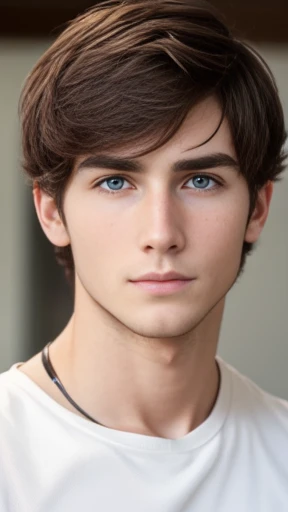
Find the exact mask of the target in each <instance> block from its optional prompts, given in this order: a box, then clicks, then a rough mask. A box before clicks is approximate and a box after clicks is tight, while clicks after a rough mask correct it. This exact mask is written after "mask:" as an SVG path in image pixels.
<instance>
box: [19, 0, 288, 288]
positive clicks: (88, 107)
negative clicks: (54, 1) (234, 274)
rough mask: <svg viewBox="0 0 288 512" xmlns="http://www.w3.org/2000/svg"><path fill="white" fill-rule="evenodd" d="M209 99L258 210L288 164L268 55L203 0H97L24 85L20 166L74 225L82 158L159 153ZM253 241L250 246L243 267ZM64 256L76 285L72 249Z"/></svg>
mask: <svg viewBox="0 0 288 512" xmlns="http://www.w3.org/2000/svg"><path fill="white" fill-rule="evenodd" d="M211 94H212V95H215V97H217V99H218V100H219V101H220V104H221V105H222V108H223V113H224V114H225V116H226V118H227V119H228V122H229V125H230V129H231V133H232V137H233V141H234V146H235V150H236V154H237V158H238V162H239V164H240V169H241V173H242V174H243V175H244V177H245V178H246V180H247V183H248V187H249V191H250V212H252V211H253V207H254V201H255V197H256V194H257V191H258V190H259V189H260V188H261V186H263V185H264V184H265V183H266V182H267V181H269V180H271V181H276V180H277V179H279V178H278V177H279V175H280V173H281V172H282V171H283V168H284V165H283V162H284V153H283V146H284V142H285V138H286V134H285V127H284V119H283V111H282V107H281V103H280V100H279V97H278V92H277V87H276V84H275V81H274V78H273V76H272V74H271V72H270V70H269V68H268V67H267V65H266V64H265V62H264V61H263V59H262V58H261V57H260V55H259V54H258V53H256V51H255V50H253V49H251V48H250V47H249V46H248V45H247V44H244V43H242V42H240V41H238V40H237V39H236V38H235V37H233V36H232V34H231V33H230V31H229V30H228V28H227V27H226V26H225V24H224V23H223V21H222V20H221V18H220V17H219V14H217V13H215V10H214V8H212V6H211V5H209V4H208V3H206V2H205V1H204V0H125V1H120V0H119V1H118V0H112V1H108V2H103V3H101V4H97V5H96V6H95V7H93V8H92V9H90V10H88V11H87V12H85V13H84V14H83V15H81V16H79V17H77V18H76V19H75V20H73V21H72V22H71V23H70V24H69V26H68V27H67V28H66V30H65V31H64V32H63V33H62V34H61V35H60V36H59V37H58V38H57V40H56V41H55V42H54V44H52V46H51V47H50V48H49V49H48V50H47V51H46V52H45V53H44V55H43V56H42V57H41V59H40V60H39V61H38V63H37V64H36V66H35V67H34V69H33V70H32V72H31V73H30V75H29V76H28V78H27V80H26V83H25V86H24V89H23V91H22V96H21V102H20V114H21V119H22V144H23V168H24V170H25V172H26V173H27V175H28V177H29V178H30V180H31V183H34V184H35V183H37V184H38V186H39V187H40V188H42V189H43V190H44V191H45V192H46V193H48V194H49V195H50V196H52V197H53V198H54V199H55V202H56V204H57V207H58V210H59V214H60V215H61V218H62V220H63V222H64V223H65V225H66V219H65V215H64V211H63V204H62V199H63V194H64V191H65V186H66V184H67V182H68V180H69V177H70V176H71V171H72V169H73V166H74V163H75V160H76V158H78V157H79V156H81V155H86V154H92V153H96V152H98V153H99V152H102V153H103V152H105V151H108V150H112V149H117V148H122V147H124V146H127V147H130V148H131V147H133V148H134V147H135V148H136V149H137V145H138V146H139V148H140V147H141V151H140V150H139V152H138V153H137V152H136V153H137V154H136V153H135V156H141V155H143V154H145V153H147V152H148V151H151V150H153V149H156V148H158V147H160V146H161V145H163V144H164V143H165V142H167V141H168V140H169V139H170V138H171V137H172V136H173V135H174V134H175V133H176V131H177V130H178V129H179V127H180V126H181V124H182V122H183V121H184V119H185V117H186V115H187V113H188V112H189V110H190V109H191V108H192V107H193V106H195V105H196V104H197V103H198V102H199V101H201V100H202V99H204V98H205V97H207V96H209V95H211ZM203 142H204V141H203ZM143 147H145V150H143ZM252 248H253V247H252V244H248V243H246V242H245V243H244V246H243V253H242V260H241V266H240V271H239V273H240V272H241V270H242V269H243V266H244V262H245V258H246V255H247V254H248V253H250V252H251V250H252ZM55 251H56V257H57V261H58V262H59V263H60V264H61V265H63V266H64V267H65V272H66V276H67V279H68V281H70V283H72V284H73V282H74V277H75V276H74V270H75V269H74V263H73V255H72V251H71V247H70V246H68V247H55Z"/></svg>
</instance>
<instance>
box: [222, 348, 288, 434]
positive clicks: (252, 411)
mask: <svg viewBox="0 0 288 512" xmlns="http://www.w3.org/2000/svg"><path fill="white" fill-rule="evenodd" d="M217 360H218V362H219V364H220V366H221V371H222V372H225V374H226V375H229V380H230V385H231V387H232V397H233V398H232V403H231V407H232V409H233V413H234V414H235V415H237V417H238V418H240V416H242V417H243V418H245V419H246V420H247V421H250V422H254V423H256V424H259V427H261V428H262V429H271V428H276V429H278V430H279V431H283V433H284V435H285V436H286V438H287V442H288V401H287V400H285V399H282V398H280V397H278V396H275V395H273V394H271V393H269V392H267V391H265V390H264V389H262V388H261V387H260V386H258V385H257V384H256V383H255V382H254V381H253V380H252V379H250V378H249V377H247V376H246V375H243V374H242V373H241V372H240V371H238V370H237V369H236V368H234V367H233V366H232V365H230V364H228V363H227V362H226V361H223V359H221V358H217Z"/></svg>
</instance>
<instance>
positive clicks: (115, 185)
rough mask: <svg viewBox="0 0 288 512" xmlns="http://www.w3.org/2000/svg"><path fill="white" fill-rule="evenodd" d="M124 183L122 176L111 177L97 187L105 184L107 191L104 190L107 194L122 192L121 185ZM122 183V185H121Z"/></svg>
mask: <svg viewBox="0 0 288 512" xmlns="http://www.w3.org/2000/svg"><path fill="white" fill-rule="evenodd" d="M124 181H126V180H125V179H124V178H122V176H112V177H111V178H106V180H103V181H102V182H101V183H98V185H102V184H103V183H107V184H109V185H108V189H107V188H105V189H104V190H105V191H107V192H117V191H118V190H120V191H121V190H123V189H122V188H121V185H123V182H124ZM121 182H122V183H121ZM110 187H111V188H110Z"/></svg>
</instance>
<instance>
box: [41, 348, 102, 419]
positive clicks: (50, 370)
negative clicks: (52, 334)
mask: <svg viewBox="0 0 288 512" xmlns="http://www.w3.org/2000/svg"><path fill="white" fill-rule="evenodd" d="M51 343H52V341H49V343H47V345H46V346H45V347H44V348H43V350H42V363H43V366H44V368H45V370H46V372H47V373H48V375H49V377H50V379H51V380H52V382H54V384H56V386H57V387H58V388H59V389H60V391H61V393H62V394H63V395H64V396H65V398H67V400H68V402H70V404H72V405H73V407H75V409H77V411H79V412H81V414H83V415H84V416H86V418H88V419H89V420H90V421H93V423H97V424H98V425H101V426H102V427H104V425H102V424H101V423H99V421H96V420H94V418H92V417H91V416H89V414H87V412H85V411H83V409H81V407H79V405H77V404H76V402H74V400H73V398H71V396H70V395H69V394H68V393H67V391H66V389H65V388H64V386H63V384H62V382H61V381H60V379H59V377H58V375H57V374H56V372H55V370H54V368H53V365H52V363H51V361H50V358H49V346H50V345H51Z"/></svg>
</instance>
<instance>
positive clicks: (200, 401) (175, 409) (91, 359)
mask: <svg viewBox="0 0 288 512" xmlns="http://www.w3.org/2000/svg"><path fill="white" fill-rule="evenodd" d="M223 309H224V301H223V302H221V303H219V304H218V305H217V306H216V307H215V308H214V309H213V310H212V311H211V312H210V313H209V314H208V315H207V316H206V318H205V319H204V321H203V322H202V323H201V324H199V325H198V326H197V328H195V330H194V331H193V332H190V333H188V334H185V335H183V336H179V337H177V338H176V337H174V338H170V339H159V338H154V339H152V338H151V339H147V338H143V337H141V336H138V335H136V334H135V333H130V336H129V335H128V334H127V336H126V337H125V338H123V337H122V336H119V332H117V331H116V330H115V329H114V328H113V327H112V326H109V324H106V322H104V321H103V318H101V315H102V312H101V311H99V316H98V317H97V314H96V316H95V311H94V317H93V324H94V328H93V326H92V323H91V318H90V319H87V309H86V308H84V309H83V310H82V311H81V309H80V310H79V309H78V310H77V309H76V311H77V312H75V313H74V315H73V316H72V317H71V319H70V321H69V323H68V325H67V327H66V328H65V330H64V331H63V332H62V333H61V335H60V336H59V337H58V338H57V339H56V340H55V342H54V343H53V344H52V345H51V347H50V358H51V362H52V364H53V366H54V368H55V370H56V372H57V374H58V376H59V377H60V379H61V381H62V382H63V384H64V386H65V388H66V390H67V391H68V393H69V394H70V396H71V397H72V398H73V400H74V401H75V402H76V403H77V404H78V405H79V406H80V407H81V408H82V409H83V410H85V411H86V412H87V413H88V414H89V415H90V416H92V417H93V418H95V420H96V421H98V422H99V423H101V424H102V425H105V426H107V427H109V428H113V429H116V430H123V431H126V432H134V433H141V434H144V435H151V436H157V437H165V438H170V439H173V438H178V437H182V436H184V435H185V434H187V433H188V432H190V431H191V430H193V429H195V428H196V427H197V426H199V425H200V424H201V423H203V421H205V419H206V418H207V417H208V416H209V414H210V412H211V410H212V408H213V406H214V404H215V401H216V398H217V395H218V389H219V380H220V379H219V372H218V367H217V363H216V361H215V354H216V348H217V342H218V337H219V330H220V324H221V319H222V315H223ZM84 311H85V313H84ZM88 316H89V313H88ZM96 317H97V318H96ZM99 325H101V326H102V327H101V329H99V327H98V326H99ZM96 326H97V327H96ZM104 326H105V327H104Z"/></svg>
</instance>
